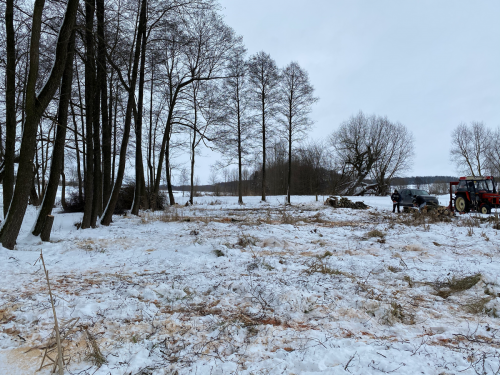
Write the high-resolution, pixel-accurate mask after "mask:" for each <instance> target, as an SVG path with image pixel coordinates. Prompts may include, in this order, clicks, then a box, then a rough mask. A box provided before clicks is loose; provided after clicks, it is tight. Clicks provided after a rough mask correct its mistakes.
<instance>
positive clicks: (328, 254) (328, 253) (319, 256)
mask: <svg viewBox="0 0 500 375" xmlns="http://www.w3.org/2000/svg"><path fill="white" fill-rule="evenodd" d="M332 255H333V253H332V252H330V251H325V253H324V254H323V255H318V258H319V259H325V258H326V257H331V256H332Z"/></svg>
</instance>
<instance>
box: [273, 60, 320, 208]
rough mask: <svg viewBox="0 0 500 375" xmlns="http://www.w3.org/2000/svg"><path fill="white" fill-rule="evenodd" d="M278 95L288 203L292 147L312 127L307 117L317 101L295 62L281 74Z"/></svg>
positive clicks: (312, 88)
mask: <svg viewBox="0 0 500 375" xmlns="http://www.w3.org/2000/svg"><path fill="white" fill-rule="evenodd" d="M279 88H280V95H279V101H278V105H277V110H278V112H279V114H280V115H281V116H280V117H279V123H280V124H281V125H282V134H283V135H284V138H285V139H286V141H287V143H288V185H287V202H288V203H290V195H291V192H290V190H291V184H292V147H293V143H294V142H296V141H297V140H298V139H300V138H301V137H304V134H305V133H306V132H307V130H309V128H310V127H311V126H312V124H313V122H312V120H311V119H310V117H309V115H310V113H311V110H312V108H311V107H312V105H313V104H314V103H316V102H317V101H318V100H319V99H318V98H316V97H314V87H313V86H312V85H311V83H310V82H309V75H308V74H307V72H306V71H305V70H304V69H303V68H301V67H300V65H299V64H298V63H296V62H292V63H290V64H289V65H287V66H286V67H285V69H283V72H282V73H281V82H280V86H279Z"/></svg>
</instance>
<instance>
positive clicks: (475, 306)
mask: <svg viewBox="0 0 500 375" xmlns="http://www.w3.org/2000/svg"><path fill="white" fill-rule="evenodd" d="M492 299H493V298H492V297H485V298H475V299H472V300H471V301H469V302H468V303H466V304H465V306H464V308H465V311H467V312H469V313H471V314H483V313H487V312H488V311H487V309H486V305H487V304H488V302H490V301H491V300H492Z"/></svg>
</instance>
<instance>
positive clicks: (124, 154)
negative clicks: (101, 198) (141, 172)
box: [101, 0, 147, 225]
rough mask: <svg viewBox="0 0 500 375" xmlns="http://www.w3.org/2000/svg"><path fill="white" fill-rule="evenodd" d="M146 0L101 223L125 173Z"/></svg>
mask: <svg viewBox="0 0 500 375" xmlns="http://www.w3.org/2000/svg"><path fill="white" fill-rule="evenodd" d="M146 4H147V3H146V0H142V2H141V13H140V17H139V32H138V37H137V41H136V47H135V53H134V61H133V67H132V78H131V81H130V86H129V87H127V91H128V101H127V109H126V113H125V124H124V129H123V139H122V144H121V148H120V161H119V164H118V171H117V173H116V181H115V184H114V186H113V191H112V193H111V196H110V198H109V202H108V204H107V205H106V211H105V212H104V214H103V216H102V220H101V224H102V225H109V224H111V220H112V218H113V212H114V210H115V207H116V203H117V202H118V195H119V193H120V189H121V186H122V182H123V176H124V174H125V162H126V157H127V145H128V140H129V136H130V125H131V123H132V110H133V107H134V106H135V96H134V95H135V87H136V83H137V71H138V68H139V58H140V55H141V45H142V44H141V43H142V35H143V28H144V26H145V24H146Z"/></svg>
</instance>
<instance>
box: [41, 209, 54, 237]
mask: <svg viewBox="0 0 500 375" xmlns="http://www.w3.org/2000/svg"><path fill="white" fill-rule="evenodd" d="M52 224H54V216H53V215H47V218H46V219H45V223H44V224H43V228H42V232H41V233H40V239H41V240H42V241H44V242H48V241H50V232H51V231H52Z"/></svg>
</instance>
